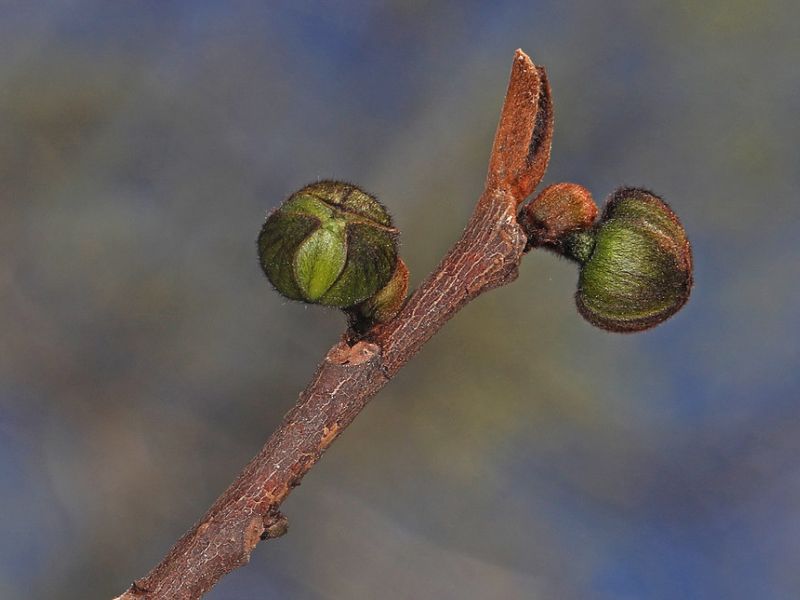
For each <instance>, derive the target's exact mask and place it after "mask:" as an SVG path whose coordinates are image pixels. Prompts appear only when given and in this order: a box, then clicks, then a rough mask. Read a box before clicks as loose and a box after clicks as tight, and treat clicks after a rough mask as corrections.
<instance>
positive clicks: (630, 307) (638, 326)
mask: <svg viewBox="0 0 800 600" xmlns="http://www.w3.org/2000/svg"><path fill="white" fill-rule="evenodd" d="M592 233H593V237H594V240H593V242H594V243H593V244H592V245H590V246H589V245H585V248H586V250H587V251H586V252H585V254H584V256H582V257H581V258H582V260H581V262H582V263H583V264H582V265H581V269H580V277H579V281H578V291H577V292H576V294H575V301H576V304H577V307H578V311H579V312H580V314H581V315H583V317H584V318H586V320H588V321H589V322H590V323H592V324H593V325H596V326H598V327H601V328H603V329H606V330H609V331H617V332H634V331H642V330H645V329H649V328H651V327H655V326H656V325H658V324H659V323H662V322H663V321H665V320H666V319H668V318H669V317H671V316H672V315H674V314H675V313H676V312H678V310H680V309H681V307H683V306H684V304H686V302H687V301H688V299H689V294H690V292H691V289H692V283H693V274H692V251H691V247H690V245H689V240H688V239H687V237H686V233H685V231H684V228H683V225H681V223H680V221H679V220H678V217H677V216H676V215H675V213H674V212H673V211H672V209H671V208H670V207H669V206H668V205H667V204H666V202H664V201H663V200H662V199H661V198H659V197H658V196H656V195H655V194H653V193H651V192H649V191H647V190H643V189H637V188H622V189H619V190H617V191H616V192H614V193H613V194H612V195H611V197H610V198H609V200H608V202H607V203H606V206H605V208H604V210H603V214H602V216H601V218H600V220H599V222H598V223H597V225H596V226H595V227H594V229H593V232H592Z"/></svg>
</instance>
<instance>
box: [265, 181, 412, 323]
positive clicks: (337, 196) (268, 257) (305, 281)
mask: <svg viewBox="0 0 800 600" xmlns="http://www.w3.org/2000/svg"><path fill="white" fill-rule="evenodd" d="M397 237H398V234H397V230H396V229H394V228H393V227H392V222H391V217H390V216H389V213H388V212H387V211H386V209H385V208H384V207H383V205H381V204H380V202H378V201H377V200H376V199H375V198H374V197H373V196H371V195H370V194H367V193H366V192H364V191H363V190H361V189H359V188H358V187H356V186H354V185H351V184H349V183H343V182H340V181H320V182H317V183H312V184H311V185H308V186H306V187H304V188H302V189H301V190H299V191H297V192H295V193H294V194H292V195H291V196H290V197H289V199H288V200H286V201H285V202H284V203H283V204H282V205H281V206H280V207H278V208H277V209H276V210H275V211H274V212H272V213H271V214H270V215H269V216H268V217H267V220H266V222H265V223H264V226H263V227H262V229H261V233H260V234H259V236H258V255H259V260H260V263H261V268H262V269H263V270H264V273H265V274H266V276H267V279H269V281H270V283H272V285H273V286H274V287H275V289H276V290H277V291H278V292H279V293H281V294H283V295H284V296H286V297H287V298H289V299H291V300H301V301H303V302H309V303H312V304H322V305H325V306H334V307H337V308H348V307H351V306H354V305H356V304H358V303H360V302H363V301H364V300H366V299H367V298H370V297H371V296H373V295H374V294H375V293H376V292H378V291H379V290H380V289H381V288H383V287H384V286H385V285H386V284H387V283H388V282H389V280H390V279H391V277H392V274H393V273H394V272H395V265H396V263H397Z"/></svg>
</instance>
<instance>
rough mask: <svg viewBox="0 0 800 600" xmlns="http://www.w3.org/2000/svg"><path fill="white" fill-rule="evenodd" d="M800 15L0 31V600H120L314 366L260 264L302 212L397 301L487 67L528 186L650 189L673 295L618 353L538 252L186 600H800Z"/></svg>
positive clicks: (196, 8) (72, 8)
mask: <svg viewBox="0 0 800 600" xmlns="http://www.w3.org/2000/svg"><path fill="white" fill-rule="evenodd" d="M798 22H800V4H798V3H797V2H795V1H793V0H785V1H780V0H771V1H765V2H745V1H740V0H734V1H731V0H725V1H723V0H707V1H705V2H688V1H669V2H668V1H663V2H656V1H642V2H627V1H623V0H615V1H611V2H602V3H599V2H598V3H592V2H578V1H575V0H558V1H549V2H522V1H509V2H497V3H494V2H478V1H477V0H476V1H466V2H456V1H447V0H441V1H434V0H395V1H388V2H369V1H351V2H337V3H334V2H313V1H309V0H295V1H293V2H289V1H286V2H281V1H274V2H255V1H253V2H248V1H231V2H211V1H200V0H192V1H190V0H185V1H177V0H174V1H171V0H158V1H156V0H149V1H137V2H130V1H121V2H104V1H100V0H94V1H92V0H59V1H53V2H30V1H29V0H2V1H0V598H2V599H3V600H5V599H9V600H15V599H22V598H33V599H38V598H47V599H53V598H56V599H64V600H68V599H73V598H74V599H85V598H110V597H111V596H113V595H116V594H117V593H119V592H121V591H122V590H123V589H124V588H125V587H126V586H127V585H128V584H129V582H130V581H131V580H132V579H133V578H135V577H139V576H141V575H143V574H144V573H145V572H146V571H147V570H149V568H150V567H151V566H152V565H153V564H154V563H155V562H156V561H157V560H158V559H160V558H161V556H162V555H163V554H164V553H165V552H166V551H167V550H168V549H169V547H170V546H171V544H172V542H173V541H174V540H175V539H176V538H177V537H178V536H179V535H180V534H181V533H182V532H183V531H185V530H186V529H187V528H188V527H189V526H190V525H191V524H192V523H193V522H194V521H195V520H196V519H197V518H198V517H199V516H200V515H201V514H202V513H203V512H204V511H205V509H206V508H207V507H208V506H209V505H210V504H211V502H212V501H213V500H214V499H215V498H216V496H217V495H218V494H219V493H220V492H221V491H222V490H223V489H224V488H225V487H226V486H227V484H228V483H229V482H230V480H231V479H232V478H233V476H234V475H235V474H236V473H237V472H238V471H239V469H240V468H241V467H242V466H243V465H244V464H245V463H246V462H247V461H248V460H249V459H250V458H251V456H253V455H254V454H255V453H256V452H257V450H258V449H259V448H260V446H261V444H262V443H263V441H264V440H265V439H266V437H267V435H268V434H269V433H270V431H271V430H272V429H273V428H274V427H275V426H276V425H277V424H278V422H279V420H280V418H281V417H282V415H283V414H284V413H285V412H286V411H287V410H288V409H289V407H290V406H291V405H292V404H293V403H294V401H295V399H296V395H297V393H298V392H299V391H300V390H301V389H302V388H303V386H304V385H305V383H306V381H307V380H308V378H309V376H310V375H311V374H312V372H313V370H314V367H315V365H316V363H317V361H318V360H319V359H320V358H321V357H322V355H323V354H324V352H325V351H326V350H327V348H328V347H329V346H330V345H331V344H332V343H334V342H335V341H336V339H337V338H338V336H339V334H340V332H341V330H342V328H343V319H342V317H341V316H340V315H339V314H338V313H336V312H335V311H325V310H322V309H315V308H305V307H304V306H301V305H299V304H293V303H288V302H286V301H283V300H282V299H281V298H280V297H278V296H277V295H276V294H275V293H273V292H272V290H271V289H270V287H269V285H268V284H267V283H266V281H265V279H264V277H263V276H262V274H261V272H260V270H259V267H258V264H257V261H256V255H255V244H254V240H255V237H256V234H257V232H258V229H259V227H260V224H261V222H262V221H263V218H264V215H265V214H266V212H267V211H268V210H270V209H272V208H273V207H275V206H276V205H277V203H279V202H280V201H281V200H282V199H283V198H285V197H286V196H287V195H288V194H289V193H290V192H291V191H292V190H294V189H295V188H298V187H300V186H301V185H303V184H305V183H307V182H308V181H310V180H314V179H316V178H321V177H335V178H343V179H348V180H351V181H354V182H358V183H359V184H361V185H362V186H364V187H365V188H366V189H368V190H371V191H373V192H374V193H376V194H377V195H378V196H379V197H380V198H381V199H382V200H383V201H384V202H385V204H387V205H388V206H389V207H390V209H391V210H392V211H393V213H394V215H395V218H396V222H397V224H398V225H399V226H400V228H401V229H402V231H403V238H402V239H403V249H402V251H403V256H404V257H405V260H406V261H407V263H408V264H409V266H410V268H411V270H412V274H413V283H414V284H416V283H418V282H419V281H420V280H421V279H422V278H423V277H424V276H425V274H427V273H428V272H430V270H431V269H432V268H433V267H434V266H435V264H436V263H437V262H438V259H439V258H440V257H441V255H442V254H443V252H444V251H445V250H446V248H448V247H449V246H450V245H451V244H452V243H453V241H454V240H455V239H456V238H457V237H458V235H459V233H460V231H461V229H462V227H463V225H464V224H465V223H466V220H467V218H468V215H469V214H470V212H471V210H472V207H473V205H474V202H475V200H476V199H477V197H478V195H479V194H480V192H481V189H482V183H483V178H484V174H485V169H486V163H487V158H488V153H489V148H490V145H491V140H492V135H493V133H494V128H495V126H496V123H497V117H498V113H499V108H500V105H501V102H502V98H503V95H504V92H505V86H506V81H507V74H508V71H509V67H510V64H511V59H512V56H513V51H514V50H515V49H516V48H517V47H522V48H524V49H525V50H526V51H528V52H529V53H530V54H531V56H532V57H533V58H534V60H535V61H536V62H538V63H540V64H544V65H545V66H546V67H547V68H548V70H549V75H550V79H551V82H552V85H553V90H554V101H555V109H556V133H555V140H554V152H553V158H552V161H551V168H550V171H549V173H548V175H547V178H546V180H545V183H554V182H556V181H575V182H578V183H581V184H584V185H586V186H587V187H589V188H590V189H591V190H592V191H593V193H594V194H595V196H596V197H597V198H598V199H602V198H603V197H604V196H606V195H607V194H608V193H609V192H610V191H612V190H613V189H614V188H615V187H617V186H619V185H622V184H629V185H642V186H647V187H650V188H652V189H654V190H656V191H657V192H658V193H659V194H661V195H663V196H664V197H665V198H666V199H667V200H668V201H669V202H670V203H671V204H672V206H673V207H674V208H675V209H676V211H677V212H678V214H679V215H680V217H681V219H682V220H683V222H684V224H685V225H686V228H687V230H688V232H689V235H690V238H691V240H692V241H693V244H694V253H695V263H696V286H695V290H694V294H693V297H692V299H691V301H690V303H689V304H688V305H687V307H686V308H685V309H684V310H683V311H682V312H681V313H679V315H678V316H676V317H675V318H674V319H672V320H671V321H669V322H668V323H667V324H665V325H663V326H661V327H659V328H657V329H655V330H654V331H652V332H648V333H645V334H641V335H635V336H622V335H614V334H608V333H604V332H601V331H599V330H597V329H594V328H592V327H591V326H589V325H588V324H586V323H584V322H583V321H582V320H581V319H580V317H579V316H578V315H577V313H576V311H575V309H574V306H573V301H572V294H573V292H574V287H575V281H576V270H575V269H574V267H573V266H572V265H570V264H568V263H567V262H565V261H561V260H559V259H557V258H556V257H554V256H552V255H548V254H544V253H538V254H537V253H533V254H532V255H530V256H529V257H527V258H526V260H525V261H524V264H523V266H522V269H521V274H520V277H519V279H518V281H517V282H515V283H514V284H513V285H511V286H509V287H507V288H504V289H501V290H498V291H494V292H492V293H490V294H488V295H486V296H483V297H481V298H480V299H479V300H478V301H476V302H474V303H473V304H471V305H470V306H468V307H467V308H466V309H465V310H464V311H463V312H461V313H460V314H459V315H458V316H457V317H456V318H455V319H454V320H453V321H452V322H451V323H450V324H448V326H447V327H446V328H445V329H444V330H443V331H442V332H441V333H440V334H439V335H438V336H436V337H435V339H434V340H432V341H431V342H430V344H429V345H428V346H427V347H426V348H425V349H424V350H423V352H422V353H421V354H420V355H418V356H417V357H416V358H415V360H414V361H413V362H412V363H411V364H409V365H408V366H407V368H405V369H404V370H403V371H402V372H401V373H400V375H399V376H398V377H397V378H396V379H395V380H394V381H393V382H392V383H391V384H390V385H389V386H388V387H387V388H386V389H385V390H384V391H383V392H382V393H381V394H380V395H379V396H378V397H376V399H375V400H374V401H373V403H372V404H371V405H370V406H369V407H368V409H367V410H366V411H365V412H364V413H363V414H362V415H361V416H359V418H358V419H357V421H356V422H355V423H354V424H353V426H352V427H351V429H350V430H348V431H347V432H346V433H345V434H344V435H343V436H342V438H340V440H339V441H337V443H336V444H335V445H334V446H333V447H332V449H331V450H330V452H329V453H328V454H327V455H326V456H325V458H324V459H323V461H322V462H321V463H320V464H319V465H317V467H316V468H315V469H314V470H313V471H312V473H311V474H310V475H309V476H308V477H307V478H306V479H305V480H304V482H303V485H302V487H301V488H299V490H297V491H296V492H295V493H294V494H293V495H292V497H291V498H290V499H289V500H288V502H286V504H285V505H284V507H285V512H286V514H287V515H288V516H289V519H290V525H291V530H290V533H289V535H287V536H286V537H284V538H282V539H280V540H278V541H276V542H272V543H270V544H267V545H264V546H261V547H259V548H258V549H257V551H256V552H255V553H254V555H253V560H252V562H251V564H250V565H249V566H248V567H246V568H244V569H241V570H238V571H237V572H235V573H234V574H232V575H230V576H229V577H227V578H226V579H224V580H223V581H222V583H221V584H219V585H218V586H217V587H216V588H215V589H214V590H213V591H212V592H211V593H210V594H209V595H208V598H212V599H214V600H223V599H228V600H245V599H248V600H249V599H256V598H257V599H266V598H282V599H283V598H290V599H292V600H319V599H362V598H364V599H369V598H381V599H386V600H393V599H411V598H441V599H449V598H453V599H455V598H458V599H464V598H468V599H472V598H474V599H483V598H503V599H505V598H511V599H517V598H521V599H536V598H560V599H561V598H576V599H583V598H591V599H594V598H597V599H650V598H653V599H661V598H663V599H674V598H759V599H765V598H766V599H772V598H776V599H780V598H798V597H800V570H798V568H797V567H798V559H799V558H800V375H798V360H799V359H800V316H798V301H800V244H798V237H797V231H798V226H800V209H799V208H798V201H797V190H798V188H800V168H798V167H800V159H799V158H798V156H799V154H798V149H797V148H798V140H800V120H798V112H800V69H798V63H800V35H798V30H797V23H798Z"/></svg>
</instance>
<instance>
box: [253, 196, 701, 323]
mask: <svg viewBox="0 0 800 600" xmlns="http://www.w3.org/2000/svg"><path fill="white" fill-rule="evenodd" d="M597 212H598V211H597V207H596V206H595V203H594V201H593V200H592V197H591V194H590V193H589V192H588V191H587V190H586V189H585V188H583V187H581V186H579V185H576V184H569V183H565V184H556V185H553V186H550V187H548V188H546V189H545V190H543V191H542V193H541V194H539V196H537V197H536V198H535V199H534V200H533V201H532V202H530V203H529V204H527V205H525V206H524V207H523V208H522V210H521V211H520V214H519V223H520V225H521V226H522V227H523V228H524V229H525V231H526V233H527V235H528V239H529V244H528V246H529V248H533V247H544V248H547V249H549V250H552V251H554V252H557V253H559V254H561V255H562V256H565V257H567V258H570V259H572V260H574V261H575V262H577V263H578V264H579V265H580V276H579V279H578V291H577V293H576V295H575V299H576V303H577V306H578V310H579V312H580V314H581V315H583V317H584V318H586V320H588V321H589V322H590V323H592V324H594V325H596V326H598V327H601V328H603V329H607V330H609V331H621V332H631V331H641V330H644V329H649V328H650V327H654V326H655V325H658V324H659V323H661V322H663V321H664V320H666V319H667V318H669V317H670V316H672V315H673V314H675V313H676V312H677V311H678V310H679V309H680V308H681V307H682V306H683V305H684V304H685V303H686V301H687V300H688V298H689V292H690V290H691V286H692V257H691V250H690V247H689V242H688V240H687V239H686V234H685V232H684V230H683V227H682V225H681V224H680V222H679V221H678V218H677V217H676V216H675V214H674V213H673V212H672V210H671V209H670V208H669V207H668V206H667V205H666V203H664V201H663V200H661V199H660V198H658V197H657V196H655V195H653V194H652V193H650V192H647V191H645V190H640V189H634V188H623V189H620V190H618V191H617V192H615V193H614V194H613V195H612V196H611V198H610V199H609V200H608V202H607V204H606V206H605V208H604V210H603V214H602V216H601V217H600V219H599V220H598V219H597ZM397 239H398V231H397V229H395V228H394V227H392V221H391V217H390V216H389V213H388V212H387V211H386V209H385V208H384V207H383V205H381V204H380V203H379V202H378V201H377V200H376V199H375V198H374V197H373V196H371V195H369V194H367V193H366V192H364V191H363V190H360V189H359V188H357V187H356V186H354V185H351V184H347V183H342V182H337V181H320V182H318V183H313V184H311V185H308V186H306V187H304V188H302V189H301V190H299V191H297V192H295V193H294V194H292V195H291V196H290V197H289V199H288V200H286V201H285V202H284V203H283V204H282V205H281V206H280V207H279V208H278V209H277V210H276V211H274V212H273V213H272V214H270V215H269V217H268V218H267V220H266V223H265V224H264V226H263V228H262V230H261V234H260V235H259V237H258V251H259V258H260V262H261V267H262V268H263V270H264V272H265V273H266V275H267V278H268V279H269V280H270V282H271V283H272V285H273V286H274V287H275V289H276V290H277V291H278V292H280V293H281V294H283V295H284V296H286V297H287V298H289V299H291V300H300V301H303V302H308V303H311V304H322V305H325V306H333V307H337V308H341V309H343V310H344V311H345V312H346V313H347V314H348V316H349V317H350V322H351V326H352V327H353V328H354V329H355V330H362V331H363V330H365V329H367V328H369V327H370V326H371V325H372V324H374V323H381V322H386V321H389V320H391V319H392V318H393V317H394V316H395V315H396V314H397V312H398V311H399V310H400V308H401V307H402V305H403V303H404V302H405V298H406V294H407V293H408V269H407V268H406V266H405V264H404V263H403V261H402V259H400V258H398V256H397Z"/></svg>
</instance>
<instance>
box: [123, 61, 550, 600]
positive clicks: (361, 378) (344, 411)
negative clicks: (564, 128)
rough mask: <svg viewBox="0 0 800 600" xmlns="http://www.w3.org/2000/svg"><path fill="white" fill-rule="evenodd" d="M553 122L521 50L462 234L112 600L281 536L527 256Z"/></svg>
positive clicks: (174, 580) (218, 571)
mask: <svg viewBox="0 0 800 600" xmlns="http://www.w3.org/2000/svg"><path fill="white" fill-rule="evenodd" d="M552 129H553V115H552V108H551V101H550V90H549V87H548V83H547V78H546V76H545V72H544V69H543V68H541V67H536V66H535V65H534V64H533V62H531V60H530V58H529V57H528V56H527V55H526V54H525V53H524V52H522V51H521V50H517V52H516V55H515V57H514V63H513V66H512V68H511V78H510V82H509V86H508V93H507V95H506V100H505V104H504V106H503V111H502V114H501V117H500V124H499V126H498V130H497V134H496V136H495V141H494V146H493V148H492V156H491V159H490V163H489V165H490V166H489V174H488V178H487V183H486V190H485V191H484V193H483V195H482V196H481V198H480V200H479V201H478V204H477V206H476V208H475V212H474V213H473V215H472V218H471V219H470V221H469V224H468V225H467V228H466V230H465V231H464V234H463V235H462V237H461V239H460V240H459V241H458V242H457V243H456V245H455V246H454V247H453V248H452V249H451V250H450V252H449V253H448V254H447V256H446V257H445V258H444V260H442V262H441V264H440V265H439V266H438V268H437V269H436V270H435V271H434V272H433V273H432V274H431V275H430V276H429V277H428V279H427V280H426V281H425V282H424V283H423V284H422V285H421V286H420V288H419V289H418V290H417V291H416V293H414V294H413V296H412V297H411V298H410V299H409V300H408V302H407V304H406V305H405V307H404V308H403V310H402V311H401V312H400V313H399V314H398V315H397V317H396V318H395V319H393V320H392V321H390V322H389V323H386V324H384V325H380V326H377V327H375V328H373V329H372V330H370V331H368V332H367V334H366V335H365V336H364V337H363V338H362V339H360V340H359V341H357V342H354V343H353V342H352V341H348V340H347V339H346V337H344V338H343V339H342V341H340V342H339V343H338V344H337V345H335V346H334V347H333V348H331V349H330V350H329V351H328V353H327V355H326V356H325V358H324V360H323V361H322V363H320V365H319V367H318V368H317V372H316V374H315V375H314V377H313V379H312V380H311V382H310V383H309V384H308V387H306V389H305V390H304V391H303V392H302V393H301V394H300V399H299V400H298V402H297V404H296V405H295V407H294V408H293V409H292V410H291V411H289V413H288V414H287V415H286V416H285V417H284V419H283V422H282V423H281V425H280V427H278V429H277V430H276V431H275V432H274V433H273V434H272V436H271V437H270V438H269V440H268V441H267V443H266V445H265V446H264V447H263V448H262V449H261V451H260V452H259V453H258V455H257V456H256V457H255V458H254V459H253V460H252V461H250V464H248V465H247V466H246V467H245V469H244V470H243V471H242V472H241V473H240V474H239V476H238V477H237V478H236V481H234V482H233V484H232V485H231V486H230V487H229V488H228V489H227V490H226V491H225V492H224V493H223V494H222V496H220V497H219V499H217V501H216V502H215V503H214V505H213V506H212V507H211V508H210V509H209V511H208V512H207V513H206V514H205V516H203V518H202V519H200V521H199V522H198V523H197V524H196V525H195V526H194V527H192V529H191V530H190V531H189V532H187V533H186V534H185V535H184V536H183V537H182V538H181V539H180V540H178V542H177V543H176V544H175V546H174V547H173V548H172V550H171V551H170V552H169V554H168V555H167V556H166V557H165V558H164V560H163V561H162V562H161V563H160V564H158V565H157V566H156V567H155V568H154V569H153V570H152V571H151V572H150V573H149V574H148V575H147V576H146V577H143V578H142V579H139V580H137V581H136V582H134V583H133V584H132V585H131V587H130V589H128V590H127V591H126V592H125V593H124V594H122V596H119V598H118V599H117V600H119V599H125V600H132V599H134V598H148V599H152V600H156V599H169V600H190V599H196V598H200V597H201V596H202V595H203V594H204V593H205V592H206V591H208V590H209V589H210V588H211V587H212V586H213V585H214V584H215V583H216V582H217V581H219V579H220V578H221V577H223V576H224V575H226V574H227V573H229V572H231V571H232V570H234V569H235V568H237V567H240V566H242V565H244V564H246V563H247V562H248V561H249V559H250V553H251V552H252V551H253V548H255V546H256V544H257V543H258V541H259V540H261V539H269V538H273V537H279V536H280V535H283V534H284V533H285V532H286V527H287V522H286V518H285V517H284V516H283V515H282V514H281V513H280V512H279V508H280V505H281V503H282V502H283V501H284V500H285V499H286V497H287V496H288V495H289V493H290V492H291V490H292V488H294V487H295V486H297V485H298V484H299V483H300V480H301V479H302V477H303V475H305V474H306V473H307V472H308V470H309V469H311V467H312V466H313V465H314V464H315V463H316V462H317V461H318V460H319V458H320V457H321V456H322V454H323V453H324V452H325V450H326V449H327V448H328V446H330V444H331V443H332V442H333V440H335V439H336V438H337V437H338V435H339V434H340V433H341V432H342V431H343V430H344V429H345V427H347V426H348V425H349V424H350V423H351V422H352V421H353V419H354V418H355V417H356V415H358V413H359V412H361V410H362V409H363V408H364V406H365V405H366V404H367V402H368V401H369V399H370V398H372V396H374V395H375V394H376V393H377V392H378V391H379V390H380V389H381V388H382V387H383V386H384V385H386V383H387V382H388V381H389V380H390V379H391V378H392V377H393V376H394V374H395V373H397V371H398V370H399V369H400V368H401V367H402V366H403V365H404V364H405V363H406V362H408V360H409V359H410V358H411V357H412V356H414V354H416V353H417V351H418V350H419V349H420V348H421V347H422V345H423V344H424V343H425V342H427V341H428V340H429V339H430V338H431V336H433V335H434V334H435V333H436V332H437V331H438V330H439V329H440V328H441V327H442V325H444V323H445V322H446V321H447V320H448V319H449V318H450V317H452V316H453V315H454V314H455V313H456V312H457V311H458V310H459V309H461V308H462V307H463V306H464V305H466V304H467V303H468V302H469V301H470V300H472V299H474V298H475V297H477V296H478V295H480V294H482V293H483V292H486V291H488V290H490V289H493V288H495V287H498V286H502V285H505V284H507V283H510V282H511V281H513V280H514V279H516V277H517V267H518V265H519V263H520V261H521V258H522V255H523V252H524V250H525V245H526V241H527V238H526V235H525V232H524V231H523V230H522V228H521V227H520V226H519V225H518V224H517V208H518V206H519V204H520V203H521V202H522V201H523V200H524V199H525V198H526V197H527V196H528V195H529V194H530V193H531V192H532V191H533V190H534V188H535V187H536V186H537V185H538V183H539V182H540V181H541V179H542V176H543V175H544V171H545V169H546V167H547V162H548V160H549V156H550V144H551V139H552Z"/></svg>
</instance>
